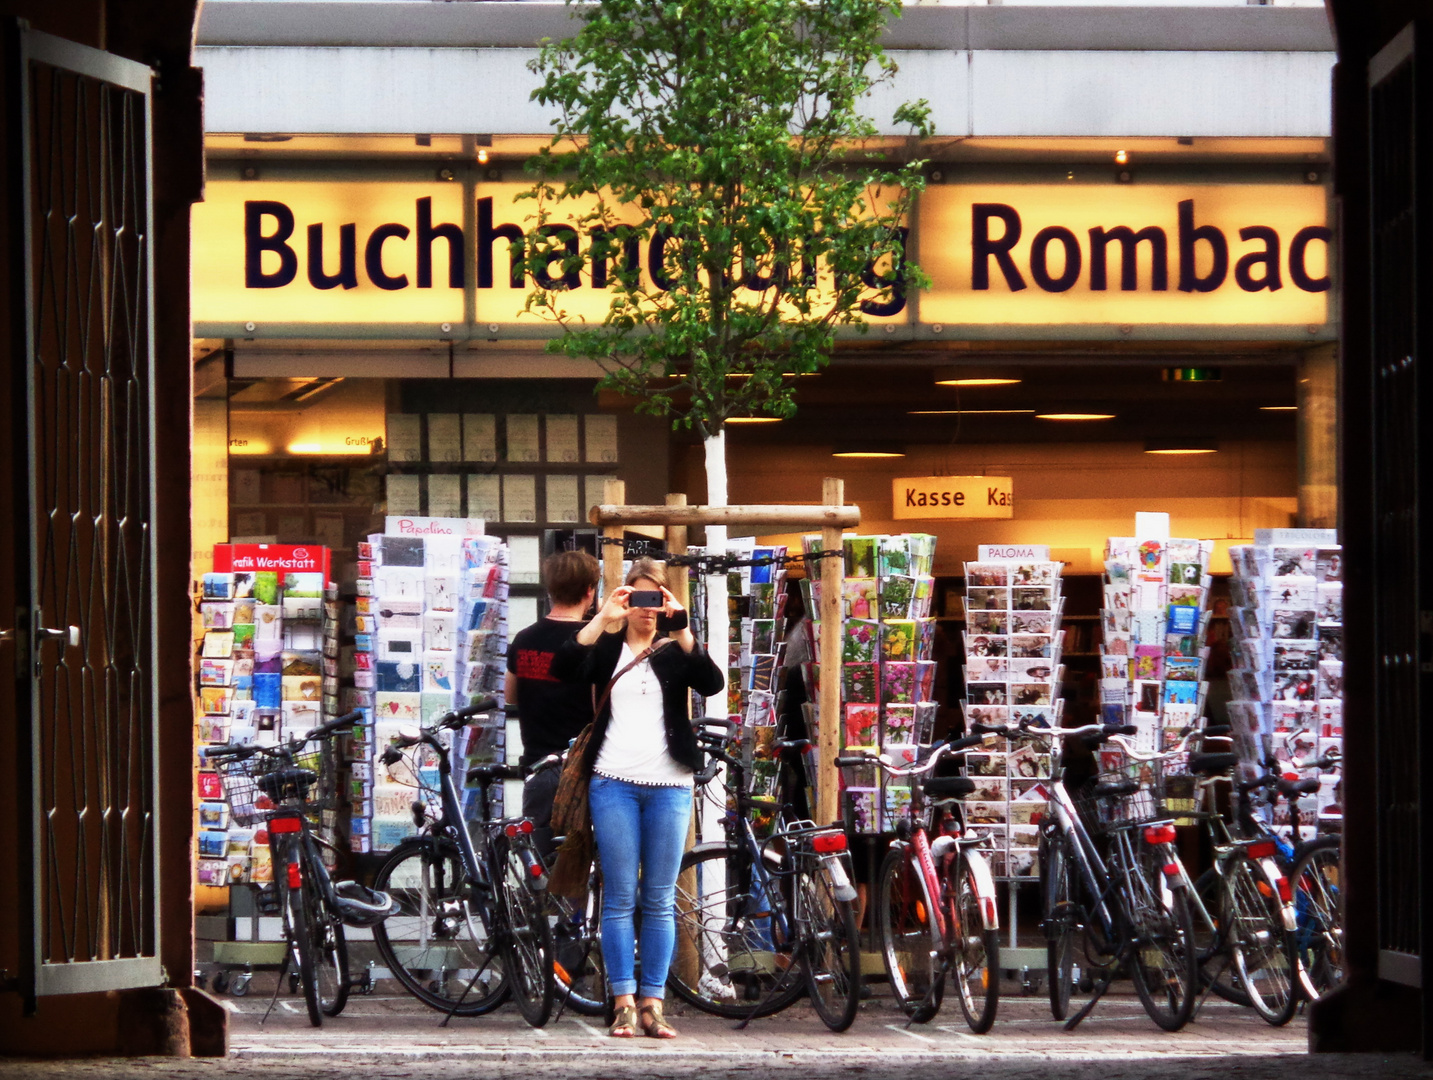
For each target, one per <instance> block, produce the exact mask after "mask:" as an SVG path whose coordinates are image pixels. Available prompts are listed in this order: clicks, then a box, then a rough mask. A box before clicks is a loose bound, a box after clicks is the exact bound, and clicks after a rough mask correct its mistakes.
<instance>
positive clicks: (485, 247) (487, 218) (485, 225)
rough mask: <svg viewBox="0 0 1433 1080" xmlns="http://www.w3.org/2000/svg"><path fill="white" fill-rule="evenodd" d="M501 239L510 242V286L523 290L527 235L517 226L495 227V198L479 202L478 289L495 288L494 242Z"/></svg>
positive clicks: (482, 199) (487, 197) (487, 198)
mask: <svg viewBox="0 0 1433 1080" xmlns="http://www.w3.org/2000/svg"><path fill="white" fill-rule="evenodd" d="M499 237H501V238H502V239H504V240H506V241H508V252H509V255H508V258H509V262H508V284H509V285H511V286H512V287H513V288H514V289H521V288H522V286H523V280H522V247H521V245H522V244H523V243H524V241H526V240H527V233H525V232H523V231H522V229H520V228H518V227H517V226H516V225H498V226H494V225H493V197H492V196H491V195H488V196H486V197H484V198H481V199H479V200H478V288H480V289H491V288H492V287H493V242H494V241H495V240H497V239H498V238H499Z"/></svg>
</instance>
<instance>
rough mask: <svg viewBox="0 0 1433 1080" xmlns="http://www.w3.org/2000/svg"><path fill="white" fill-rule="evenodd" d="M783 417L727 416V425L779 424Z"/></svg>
mask: <svg viewBox="0 0 1433 1080" xmlns="http://www.w3.org/2000/svg"><path fill="white" fill-rule="evenodd" d="M782 419H783V417H780V416H728V417H727V418H726V422H727V423H728V424H779V423H781V421H782Z"/></svg>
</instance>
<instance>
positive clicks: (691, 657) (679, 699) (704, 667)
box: [552, 632, 722, 776]
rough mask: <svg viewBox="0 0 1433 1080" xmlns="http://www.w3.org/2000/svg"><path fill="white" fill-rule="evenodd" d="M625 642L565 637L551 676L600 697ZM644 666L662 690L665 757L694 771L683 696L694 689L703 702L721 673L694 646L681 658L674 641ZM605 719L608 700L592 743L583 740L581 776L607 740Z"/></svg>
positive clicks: (696, 757)
mask: <svg viewBox="0 0 1433 1080" xmlns="http://www.w3.org/2000/svg"><path fill="white" fill-rule="evenodd" d="M626 640H627V635H626V633H625V632H623V633H615V634H606V633H604V634H603V635H602V636H601V637H600V638H598V639H597V642H596V644H593V645H583V644H581V643H580V642H578V640H577V638H575V637H571V638H568V639H567V640H566V641H565V642H563V643H562V646H561V647H560V648H559V649H558V650H557V654H556V655H555V656H554V657H553V659H552V675H553V677H555V678H557V679H561V680H562V681H563V682H585V683H590V684H591V685H592V686H593V687H594V688H595V692H596V694H597V695H599V696H600V695H601V693H602V691H603V690H605V689H606V688H607V683H608V682H609V681H610V680H611V678H612V676H613V675H614V674H616V672H617V660H618V658H619V657H620V656H621V655H622V643H623V642H624V641H626ZM649 662H650V663H651V665H652V674H653V675H655V676H656V677H657V683H658V684H659V685H660V686H661V688H662V716H663V719H664V720H665V722H666V728H667V752H668V753H669V754H671V755H672V759H673V760H674V761H676V762H677V763H678V764H680V765H685V766H686V767H687V768H688V769H691V770H692V771H693V772H696V771H697V769H699V768H700V766H701V760H700V754H699V753H698V750H697V738H696V735H694V734H693V733H692V725H691V720H690V719H689V718H688V715H687V696H688V691H690V690H695V691H697V693H699V694H702V695H704V696H706V697H710V696H711V695H713V694H715V693H717V692H718V691H720V690H721V687H722V674H721V670H720V669H719V668H718V667H717V666H716V664H714V663H712V659H711V657H710V656H708V655H707V653H706V650H705V649H703V648H702V647H701V644H700V643H697V644H696V646H695V647H694V648H693V649H692V651H691V652H690V653H686V652H683V651H682V648H681V646H680V645H678V644H677V643H676V642H675V641H674V642H672V643H671V644H670V645H665V646H663V647H662V648H660V649H658V650H657V651H656V652H654V653H653V654H652V656H651V658H650V660H649ZM628 674H629V675H631V674H634V673H633V672H629V673H628ZM625 677H626V676H624V678H625ZM611 719H612V702H611V700H610V699H609V700H608V701H607V702H605V703H604V704H603V706H602V711H601V712H599V713H598V714H597V715H596V716H594V717H593V718H592V738H590V739H589V740H588V741H587V753H586V755H585V757H584V759H583V763H582V769H583V773H584V774H585V775H589V776H590V775H591V774H592V766H593V764H594V763H595V762H596V761H597V755H598V753H599V752H600V751H601V749H602V742H603V740H604V739H606V737H607V725H608V723H609V722H610V721H611Z"/></svg>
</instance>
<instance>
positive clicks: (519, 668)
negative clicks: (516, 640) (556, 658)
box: [513, 649, 557, 682]
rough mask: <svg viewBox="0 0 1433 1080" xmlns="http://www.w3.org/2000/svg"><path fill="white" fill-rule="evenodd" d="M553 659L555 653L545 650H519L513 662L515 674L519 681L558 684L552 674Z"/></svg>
mask: <svg viewBox="0 0 1433 1080" xmlns="http://www.w3.org/2000/svg"><path fill="white" fill-rule="evenodd" d="M552 657H553V653H551V652H548V651H547V650H545V649H518V650H517V656H516V657H515V658H514V661H513V664H514V666H513V674H514V675H516V676H517V677H518V678H519V679H541V680H542V681H543V682H557V680H556V679H554V678H553V677H552V674H551V669H552Z"/></svg>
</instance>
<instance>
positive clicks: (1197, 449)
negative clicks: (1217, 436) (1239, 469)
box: [1144, 439, 1219, 455]
mask: <svg viewBox="0 0 1433 1080" xmlns="http://www.w3.org/2000/svg"><path fill="white" fill-rule="evenodd" d="M1144 452H1145V453H1146V454H1168V455H1175V454H1217V453H1218V452H1219V444H1218V443H1217V442H1215V441H1214V440H1213V439H1150V440H1148V441H1147V442H1146V443H1145V444H1144Z"/></svg>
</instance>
